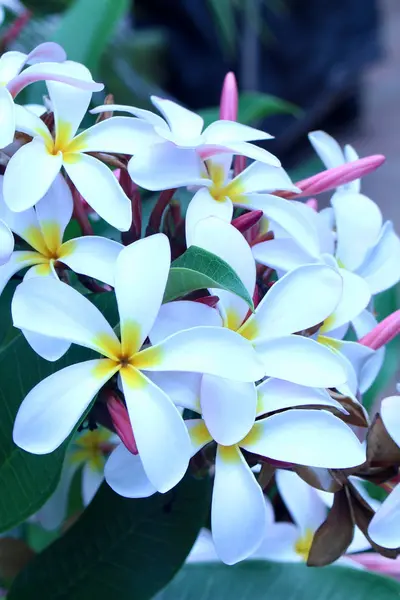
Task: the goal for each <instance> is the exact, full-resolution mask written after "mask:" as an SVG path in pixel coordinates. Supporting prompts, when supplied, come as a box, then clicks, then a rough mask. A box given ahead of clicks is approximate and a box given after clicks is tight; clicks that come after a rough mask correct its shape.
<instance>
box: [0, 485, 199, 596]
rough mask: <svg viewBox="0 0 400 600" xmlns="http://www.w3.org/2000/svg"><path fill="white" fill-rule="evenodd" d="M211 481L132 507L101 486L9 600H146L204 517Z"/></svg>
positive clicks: (20, 580)
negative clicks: (74, 522) (91, 599)
mask: <svg viewBox="0 0 400 600" xmlns="http://www.w3.org/2000/svg"><path fill="white" fill-rule="evenodd" d="M209 488H210V485H209V481H208V480H198V479H194V478H193V477H192V476H191V475H186V476H185V478H184V479H183V480H182V481H181V483H180V484H179V485H178V486H176V488H174V489H173V490H172V491H171V492H168V493H167V494H155V495H154V496H152V497H150V498H143V499H139V500H131V499H128V498H123V497H121V496H118V495H117V494H115V493H114V492H113V491H112V490H111V489H110V488H109V487H108V486H107V484H105V483H104V484H103V485H102V487H101V488H100V490H99V492H98V493H97V494H96V496H95V498H94V500H93V502H92V503H91V504H90V506H89V507H88V508H87V509H86V511H85V512H84V513H83V515H82V516H81V517H80V519H79V520H78V521H77V523H76V524H75V525H73V526H72V527H71V529H70V530H68V531H67V533H66V534H65V535H64V536H63V537H62V538H60V539H59V540H57V541H56V542H55V543H54V544H52V545H51V546H49V547H48V548H47V549H46V550H45V551H44V552H43V553H42V554H41V555H39V556H37V557H36V558H35V559H34V560H33V561H32V562H31V563H30V565H29V566H28V567H27V568H26V569H25V571H23V572H22V573H21V574H20V575H19V576H18V578H17V579H16V580H15V582H14V585H13V587H12V589H11V591H10V593H9V595H8V598H9V600H31V599H32V598H40V600H55V599H57V600H88V598H95V599H96V600H103V599H104V600H110V598H115V599H118V600H133V599H134V600H149V599H150V598H152V597H153V596H154V594H156V593H157V592H158V591H159V590H161V589H162V588H163V587H164V586H165V585H166V584H167V583H168V582H169V581H170V580H171V579H172V577H173V576H174V575H175V573H176V572H177V571H178V569H179V568H180V567H181V565H182V564H183V562H184V560H185V558H186V556H187V555H188V553H189V552H190V550H191V548H192V545H193V543H194V541H195V539H196V537H197V534H198V532H199V530H200V528H201V527H202V526H203V525H204V522H205V520H206V516H207V513H208V510H209V502H210V489H209Z"/></svg>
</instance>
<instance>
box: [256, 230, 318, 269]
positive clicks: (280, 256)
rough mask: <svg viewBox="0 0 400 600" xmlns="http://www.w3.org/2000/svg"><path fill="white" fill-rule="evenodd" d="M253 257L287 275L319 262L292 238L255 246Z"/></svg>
mask: <svg viewBox="0 0 400 600" xmlns="http://www.w3.org/2000/svg"><path fill="white" fill-rule="evenodd" d="M252 250H253V256H254V258H255V259H256V261H257V262H259V263H261V264H262V265H265V266H267V267H271V268H272V269H278V270H280V271H283V272H284V273H286V272H287V271H292V270H293V269H296V268H297V267H302V266H304V265H307V264H312V263H315V262H317V259H316V258H314V256H312V255H310V254H309V253H308V252H306V251H305V250H303V248H302V247H301V246H300V245H299V244H297V243H296V242H295V241H294V240H292V239H290V238H283V239H274V240H268V241H267V242H261V244H256V245H255V246H253V249H252Z"/></svg>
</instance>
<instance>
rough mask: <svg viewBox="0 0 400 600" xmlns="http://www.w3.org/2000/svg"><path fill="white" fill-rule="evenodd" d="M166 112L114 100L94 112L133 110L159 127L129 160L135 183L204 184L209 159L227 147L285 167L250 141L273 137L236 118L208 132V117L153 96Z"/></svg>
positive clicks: (162, 185) (157, 185) (159, 186)
mask: <svg viewBox="0 0 400 600" xmlns="http://www.w3.org/2000/svg"><path fill="white" fill-rule="evenodd" d="M151 101H152V103H153V104H154V106H155V107H156V108H157V109H158V110H159V111H160V113H161V114H162V115H163V117H164V118H163V117H160V116H159V115H156V114H154V113H152V112H150V111H148V110H143V109H141V108H136V107H132V106H124V105H119V104H111V105H104V106H98V107H96V108H95V109H93V110H92V111H91V112H92V113H94V114H96V113H99V112H104V111H110V110H116V111H123V112H128V113H130V114H132V115H134V116H135V117H137V118H136V119H135V120H134V121H135V122H136V123H137V124H138V123H140V122H141V121H143V122H146V123H148V124H150V125H151V126H152V127H153V136H149V138H148V143H147V146H146V145H144V146H143V148H142V149H141V151H140V152H138V153H137V155H136V156H134V157H133V158H132V159H131V160H130V163H129V166H128V168H129V173H130V175H131V177H132V179H133V181H134V182H135V183H137V184H138V185H140V186H142V187H144V188H146V189H148V190H153V191H155V190H163V189H170V188H176V187H181V186H187V185H203V184H204V182H205V178H204V165H203V160H204V159H206V158H209V157H210V156H213V155H214V154H220V153H221V152H224V153H225V152H227V153H229V154H232V153H234V154H242V155H244V156H247V157H249V158H252V159H254V160H259V161H262V162H265V163H267V164H270V165H274V166H277V167H279V166H280V161H279V160H278V159H277V158H276V156H274V155H273V154H271V153H270V152H268V151H267V150H264V149H263V148H259V147H257V146H254V145H253V144H249V142H252V141H257V140H268V139H271V137H272V136H271V135H269V134H268V133H265V132H263V131H260V130H259V129H254V128H253V127H248V126H247V125H242V124H241V123H237V122H235V121H228V120H221V121H214V123H211V125H209V126H208V127H207V128H206V129H205V130H204V131H203V126H204V121H203V119H202V117H200V116H199V115H197V114H196V113H194V112H192V111H190V110H188V109H186V108H183V107H182V106H180V105H179V104H176V102H172V101H171V100H165V99H163V98H158V97H156V96H151Z"/></svg>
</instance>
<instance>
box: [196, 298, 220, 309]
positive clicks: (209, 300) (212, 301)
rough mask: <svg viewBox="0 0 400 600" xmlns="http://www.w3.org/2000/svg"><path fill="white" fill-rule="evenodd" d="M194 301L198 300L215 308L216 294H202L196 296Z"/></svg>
mask: <svg viewBox="0 0 400 600" xmlns="http://www.w3.org/2000/svg"><path fill="white" fill-rule="evenodd" d="M194 302H200V304H206V305H207V306H210V307H211V308H215V307H216V306H217V304H218V302H219V297H218V296H203V297H202V298H196V300H194Z"/></svg>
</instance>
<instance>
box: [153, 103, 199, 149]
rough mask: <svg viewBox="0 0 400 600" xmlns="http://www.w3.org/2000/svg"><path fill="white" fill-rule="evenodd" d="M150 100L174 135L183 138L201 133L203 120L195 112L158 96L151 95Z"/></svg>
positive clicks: (193, 136)
mask: <svg viewBox="0 0 400 600" xmlns="http://www.w3.org/2000/svg"><path fill="white" fill-rule="evenodd" d="M151 101H152V103H153V104H154V106H155V107H156V108H158V110H159V111H160V113H161V114H162V115H163V117H164V118H165V119H166V121H167V122H168V125H169V126H170V129H171V131H172V133H173V134H174V136H177V137H178V138H183V139H185V138H195V137H197V136H199V135H200V134H201V131H202V129H203V123H204V121H203V119H202V118H201V117H200V116H199V115H197V114H196V113H194V112H192V111H191V110H188V109H187V108H184V107H183V106H180V105H179V104H177V103H176V102H172V100H166V99H164V98H159V97H158V96H151Z"/></svg>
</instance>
